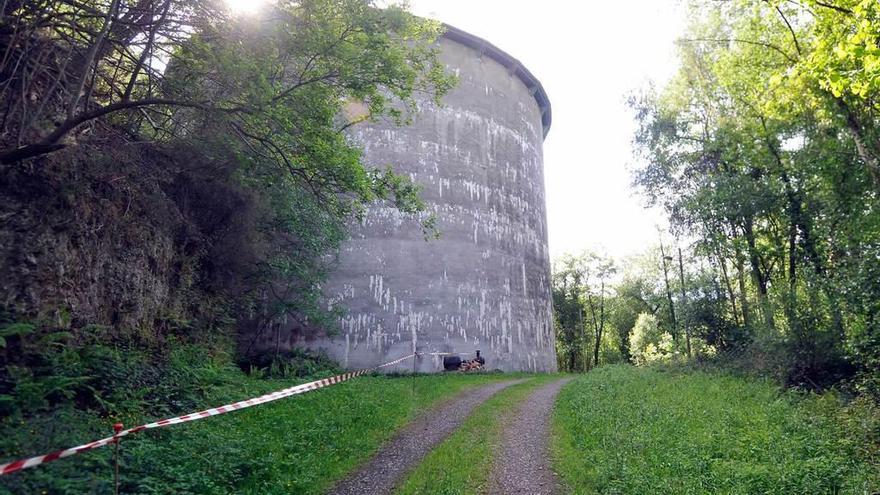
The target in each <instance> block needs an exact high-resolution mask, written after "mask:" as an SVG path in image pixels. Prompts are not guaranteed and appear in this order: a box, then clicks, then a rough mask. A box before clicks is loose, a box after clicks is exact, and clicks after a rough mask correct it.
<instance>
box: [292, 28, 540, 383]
mask: <svg viewBox="0 0 880 495" xmlns="http://www.w3.org/2000/svg"><path fill="white" fill-rule="evenodd" d="M439 43H440V47H441V55H440V56H441V60H442V61H443V62H444V63H445V64H446V65H447V66H448V68H449V69H450V70H452V71H453V72H455V73H456V74H457V76H458V78H459V84H458V86H457V87H456V88H455V89H453V90H452V91H451V92H450V93H449V95H447V97H446V98H445V99H444V102H443V103H444V104H443V105H442V106H439V107H438V106H437V105H435V104H434V103H433V102H431V101H430V100H428V99H425V100H422V101H419V114H418V115H417V117H416V119H415V122H414V123H413V124H412V125H411V126H406V127H396V126H394V125H393V124H388V125H384V124H365V125H361V126H355V128H354V131H353V133H352V134H353V138H354V139H356V140H357V141H359V142H360V143H361V144H362V145H363V148H364V150H365V158H366V161H367V162H368V164H370V165H373V166H377V167H383V166H387V165H389V164H390V165H393V167H394V169H395V171H396V172H397V173H401V174H408V175H409V176H410V177H411V178H412V179H413V180H414V181H415V182H417V183H419V184H421V185H422V186H423V193H422V195H423V197H424V199H425V200H426V201H427V202H428V204H429V206H430V209H431V211H432V212H433V213H434V214H435V215H436V218H437V226H438V228H439V230H440V232H441V238H440V239H439V240H431V241H427V242H426V241H425V239H424V237H423V234H422V231H421V228H420V226H419V223H418V221H416V220H415V219H411V218H407V217H406V216H403V215H401V214H399V213H398V212H397V211H396V210H394V209H393V208H387V207H375V208H372V209H371V210H370V211H369V212H368V214H367V216H366V218H365V219H364V221H363V224H362V225H361V226H359V227H357V228H355V230H354V232H353V234H352V238H351V240H350V241H348V242H347V243H346V244H345V245H344V246H343V249H342V252H341V254H340V260H339V266H338V268H337V270H336V271H335V273H334V274H333V275H332V276H331V277H330V280H328V282H327V283H326V285H325V287H324V293H325V295H326V296H327V298H328V301H329V304H331V305H341V306H343V307H344V308H345V310H346V312H347V314H346V316H345V317H344V318H343V319H342V321H341V325H340V326H341V334H340V335H337V336H335V337H334V338H333V339H319V340H314V341H309V342H305V344H306V345H308V346H309V347H313V348H322V349H326V350H327V352H328V353H329V354H330V355H331V356H332V357H334V358H336V359H338V360H339V361H340V362H342V363H343V364H344V365H345V366H346V367H348V368H361V367H366V366H371V365H375V364H378V363H382V362H385V361H389V360H392V359H395V358H397V357H400V356H402V355H405V354H408V353H410V352H412V351H413V349H414V348H417V349H418V350H419V351H426V352H463V353H472V352H473V351H474V350H475V349H480V350H482V352H483V355H484V356H485V358H486V366H487V368H489V369H496V368H497V369H502V370H511V371H512V370H530V371H555V370H556V355H555V346H554V344H555V339H554V334H553V324H552V315H551V297H550V262H549V255H548V250H547V223H546V213H545V206H544V171H543V150H542V144H543V139H544V135H545V134H546V132H547V131H548V130H549V126H550V103H549V101H548V99H547V96H546V94H545V93H544V90H543V88H542V87H541V84H540V83H539V82H538V81H537V79H535V77H534V76H532V74H531V73H530V72H529V71H528V70H526V69H525V68H524V67H523V66H522V64H520V63H519V62H518V61H517V60H516V59H514V58H513V57H511V56H510V55H508V54H506V53H505V52H503V51H501V50H499V49H498V48H496V47H494V46H493V45H491V44H490V43H488V42H486V41H484V40H482V39H480V38H478V37H476V36H473V35H471V34H468V33H465V32H463V31H461V30H458V29H455V28H452V27H449V28H448V31H447V33H446V34H445V35H444V37H443V38H442V39H441V40H440V42H439ZM296 344H298V345H302V344H303V342H297V343H296ZM440 364H441V360H440V358H439V357H431V358H428V357H425V358H422V359H420V360H418V361H417V366H418V368H419V370H420V371H439V370H441V369H442V366H441V365H440ZM411 366H412V363H405V364H404V365H402V368H403V369H407V368H411Z"/></svg>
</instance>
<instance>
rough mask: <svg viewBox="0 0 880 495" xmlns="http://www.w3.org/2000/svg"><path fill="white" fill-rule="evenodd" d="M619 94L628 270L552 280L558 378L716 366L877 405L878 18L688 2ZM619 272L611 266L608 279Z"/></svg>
mask: <svg viewBox="0 0 880 495" xmlns="http://www.w3.org/2000/svg"><path fill="white" fill-rule="evenodd" d="M689 21H690V25H689V27H688V29H687V32H686V33H685V34H683V35H682V37H681V39H680V40H679V41H678V44H677V47H678V53H679V61H680V67H679V69H678V71H677V74H676V75H675V76H674V77H673V78H672V80H671V81H670V82H669V83H668V84H667V85H666V86H665V87H663V88H659V89H655V88H647V89H645V90H644V91H640V92H638V93H637V94H635V95H633V96H632V98H631V99H630V107H631V108H632V110H633V112H634V115H635V117H636V119H637V122H638V131H637V133H636V135H635V136H634V140H633V142H634V146H635V150H636V153H637V155H638V165H637V166H636V167H635V170H634V171H633V187H634V188H636V190H638V191H639V193H640V194H641V196H642V197H643V198H644V199H645V200H646V203H647V204H648V205H650V206H654V207H657V208H660V209H662V211H664V212H665V213H666V214H667V216H668V225H669V228H668V231H664V232H658V236H657V239H658V240H657V245H656V247H655V248H653V249H651V250H649V251H647V252H645V253H644V254H642V255H641V256H636V257H634V258H632V259H627V260H617V265H618V268H616V269H615V263H614V261H613V260H609V259H607V257H603V256H601V255H598V254H595V253H585V254H582V255H578V256H573V255H569V256H565V257H563V258H561V259H559V260H557V261H556V263H555V266H554V289H553V295H554V305H555V310H556V315H557V332H558V349H559V362H560V366H561V367H563V368H565V369H570V370H582V369H588V368H590V367H592V366H595V365H597V364H601V363H607V362H612V361H620V360H623V361H631V362H636V363H638V362H652V361H684V360H688V359H690V360H700V361H712V360H714V361H723V362H725V363H728V364H730V365H733V366H737V367H740V368H742V369H747V370H750V371H756V372H759V373H763V374H767V375H771V376H773V377H775V378H777V379H779V380H780V382H782V383H783V384H786V385H789V386H796V387H803V388H808V389H814V390H824V389H827V388H829V387H832V386H838V387H839V388H843V389H846V390H849V391H851V392H857V393H860V394H865V395H868V396H873V397H874V398H878V397H880V381H878V380H880V320H878V314H880V263H878V260H880V197H878V191H880V189H878V187H880V120H878V111H880V99H878V94H880V92H878V90H880V42H878V40H880V3H877V2H876V1H874V0H837V1H834V2H824V1H816V0H803V1H799V2H780V1H760V2H759V1H736V2H694V3H693V5H691V9H690V11H689ZM621 266H622V267H623V268H620V267H621Z"/></svg>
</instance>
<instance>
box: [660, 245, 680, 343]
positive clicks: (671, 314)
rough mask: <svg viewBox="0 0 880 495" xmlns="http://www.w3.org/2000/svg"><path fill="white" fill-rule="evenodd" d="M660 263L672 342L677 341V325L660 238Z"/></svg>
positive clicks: (664, 251) (664, 254)
mask: <svg viewBox="0 0 880 495" xmlns="http://www.w3.org/2000/svg"><path fill="white" fill-rule="evenodd" d="M670 259H671V258H670ZM660 261H661V262H662V263H663V281H664V282H666V299H667V300H668V301H669V319H670V320H671V324H672V332H671V333H672V340H675V341H678V324H677V323H676V321H675V305H673V304H672V289H670V288H669V270H668V269H667V268H666V250H665V249H664V248H663V238H662V237H661V238H660Z"/></svg>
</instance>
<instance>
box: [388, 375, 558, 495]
mask: <svg viewBox="0 0 880 495" xmlns="http://www.w3.org/2000/svg"><path fill="white" fill-rule="evenodd" d="M558 378H559V377H558V376H555V375H537V376H535V377H533V378H532V379H530V380H528V381H526V382H524V383H520V384H517V385H513V386H510V387H508V388H506V389H504V390H502V391H500V392H498V393H497V394H496V395H494V396H493V397H492V398H490V399H489V400H487V401H486V402H485V403H483V404H482V405H480V407H478V408H477V409H476V410H475V411H474V412H473V413H472V414H471V416H470V417H468V418H467V420H465V422H464V424H462V426H461V427H460V428H459V429H458V430H456V432H455V433H453V434H452V435H451V436H450V437H449V438H447V439H446V440H445V441H444V442H443V443H441V444H440V445H438V446H437V447H436V448H435V449H434V450H433V451H432V452H431V453H430V454H428V455H427V456H426V457H425V459H423V460H422V462H421V463H420V464H419V465H418V466H417V467H416V469H415V470H413V472H412V473H410V475H409V476H408V477H407V478H406V480H405V481H404V483H403V484H402V485H401V487H400V489H399V490H398V492H397V493H398V494H400V495H409V494H419V495H424V494H438V495H439V494H443V495H453V494H472V493H485V491H486V489H487V488H488V481H489V476H490V474H491V472H492V463H493V460H494V458H495V454H496V451H497V449H498V447H499V443H500V440H501V432H502V427H503V423H504V418H505V417H507V416H509V415H510V414H512V413H514V411H515V410H516V407H517V406H518V405H519V404H520V403H521V402H522V401H523V400H524V399H525V398H526V397H528V396H529V394H530V393H531V392H533V391H534V389H535V388H537V387H539V386H541V385H544V384H546V383H548V382H550V381H552V380H555V379H558Z"/></svg>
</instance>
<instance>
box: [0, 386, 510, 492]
mask: <svg viewBox="0 0 880 495" xmlns="http://www.w3.org/2000/svg"><path fill="white" fill-rule="evenodd" d="M512 377H515V376H511V375H505V374H494V373H493V374H468V375H464V374H459V373H453V374H443V375H419V376H417V377H416V378H415V379H413V378H412V377H406V376H401V377H390V376H366V377H360V378H356V379H353V380H351V381H348V382H345V383H342V384H339V385H335V386H332V387H329V388H327V389H322V390H317V391H314V392H310V393H307V394H304V395H299V396H294V397H290V398H286V399H282V400H279V401H277V402H273V403H270V404H265V405H262V406H257V407H253V408H250V409H246V410H242V411H237V412H232V413H229V414H225V415H222V416H216V417H212V418H209V419H205V420H202V421H196V422H193V423H186V424H182V425H175V426H171V427H168V428H162V429H159V430H151V431H147V432H141V433H138V434H135V435H133V436H131V437H128V438H126V439H125V440H124V441H123V442H122V452H123V455H122V456H121V465H120V472H121V478H122V484H121V492H122V493H156V494H159V493H162V494H165V493H218V494H220V493H223V494H226V493H254V494H257V493H259V494H275V493H277V494H281V493H303V494H313V493H321V492H322V491H323V490H324V489H326V488H327V487H328V486H329V485H330V484H331V483H332V482H333V481H335V480H336V479H338V478H340V477H341V476H343V475H344V474H345V473H347V472H348V471H349V470H351V469H352V468H353V467H355V466H356V465H357V464H358V463H359V462H361V461H362V460H364V459H366V458H367V457H369V455H370V454H371V453H372V452H374V451H375V450H376V449H377V448H378V446H379V445H380V444H381V443H382V442H383V441H385V440H387V439H388V438H389V437H390V436H391V435H393V434H394V432H395V430H397V429H398V428H399V427H401V426H402V425H404V424H406V423H407V422H408V421H409V420H411V419H412V418H413V416H414V415H416V414H417V413H418V412H419V411H422V410H424V409H425V408H428V407H430V406H431V405H433V404H434V403H436V402H437V401H438V400H440V399H442V398H445V397H449V396H451V395H453V394H455V393H457V392H461V391H463V390H465V389H467V388H469V387H474V386H478V385H480V384H484V383H488V382H492V381H497V380H509V379H511V378H512ZM227 378H228V377H227ZM233 378H234V380H233ZM414 383H415V387H414V390H415V394H413V384H414ZM292 384H293V382H292V381H290V380H266V379H256V378H249V377H246V376H245V375H242V374H235V375H234V376H233V377H232V378H229V380H227V383H225V384H224V386H222V387H218V388H216V389H214V390H213V392H212V393H211V394H210V395H211V396H209V398H208V404H209V405H212V406H215V405H221V404H223V403H224V402H226V401H229V400H234V399H242V398H247V397H251V396H256V395H259V394H262V393H265V392H268V391H272V390H277V389H281V388H284V387H288V386H291V385H292ZM63 419H64V417H63V416H60V415H57V414H56V415H54V416H52V421H51V423H50V422H49V420H48V419H47V421H46V422H45V423H46V424H45V425H43V424H37V423H31V427H32V429H31V430H28V431H23V430H20V429H19V430H18V431H22V434H27V433H33V434H34V437H35V438H37V437H39V436H40V435H39V434H40V429H41V428H45V427H49V426H48V425H51V427H52V428H54V430H55V431H54V433H51V432H48V431H44V432H43V433H44V434H43V437H46V436H50V440H49V441H50V442H54V443H55V445H54V446H53V447H52V448H58V447H68V446H72V445H76V444H78V443H82V442H85V441H89V440H92V439H93V438H92V437H93V436H94V437H95V438H97V435H98V434H100V435H106V431H105V430H109V424H103V423H102V421H103V420H98V419H92V420H90V421H86V420H84V419H83V418H81V417H77V418H71V419H72V421H71V424H75V425H77V427H76V428H73V429H70V430H71V431H65V427H64V425H63V424H59V421H63ZM149 419H158V418H149ZM73 420H76V421H73ZM84 425H89V426H90V428H87V427H86V426H84ZM49 433H51V435H48V434H49ZM20 443H25V444H26V443H27V442H24V441H22V442H20ZM48 450H50V449H46V451H48ZM6 452H7V453H8V452H10V451H8V450H7V451H6ZM37 453H41V452H40V451H34V452H26V454H37ZM111 459H112V449H111V448H106V447H105V448H103V449H98V450H95V451H92V452H89V453H86V454H82V455H79V456H75V457H72V458H68V459H62V460H59V461H56V462H54V463H50V464H47V465H45V466H41V467H37V468H34V469H28V470H25V471H22V472H19V473H16V474H13V475H10V476H5V477H3V479H2V480H0V493H112V479H113V478H112V473H113V471H112V464H111V462H110V461H111Z"/></svg>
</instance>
